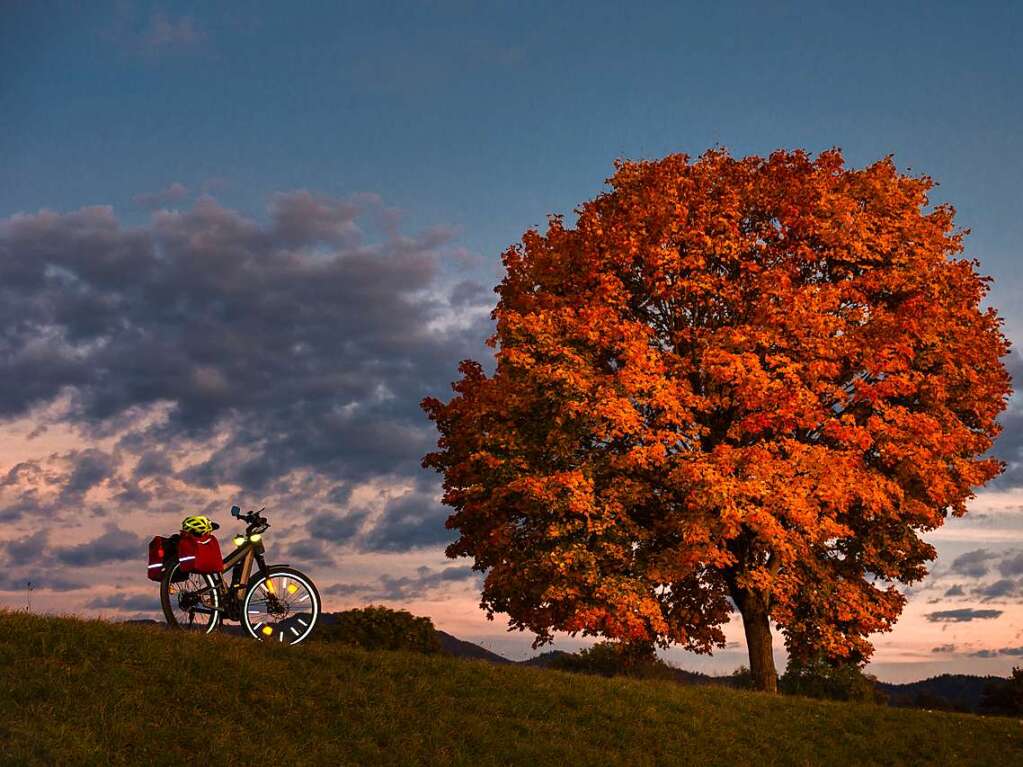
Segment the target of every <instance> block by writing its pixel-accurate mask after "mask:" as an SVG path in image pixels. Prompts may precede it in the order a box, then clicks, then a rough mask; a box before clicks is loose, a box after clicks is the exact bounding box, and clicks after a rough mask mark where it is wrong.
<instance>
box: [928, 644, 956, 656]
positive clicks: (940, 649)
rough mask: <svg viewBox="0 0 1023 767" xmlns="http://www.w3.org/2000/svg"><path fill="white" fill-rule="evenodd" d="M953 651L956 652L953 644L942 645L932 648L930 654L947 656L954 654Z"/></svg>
mask: <svg viewBox="0 0 1023 767" xmlns="http://www.w3.org/2000/svg"><path fill="white" fill-rule="evenodd" d="M955 651H956V646H955V645H954V644H943V645H939V646H937V647H932V648H931V652H933V653H942V654H947V653H954V652H955Z"/></svg>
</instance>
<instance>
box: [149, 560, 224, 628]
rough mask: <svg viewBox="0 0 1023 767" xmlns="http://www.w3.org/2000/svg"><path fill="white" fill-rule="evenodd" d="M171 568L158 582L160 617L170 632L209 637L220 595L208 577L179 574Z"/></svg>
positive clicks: (215, 617)
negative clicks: (161, 615)
mask: <svg viewBox="0 0 1023 767" xmlns="http://www.w3.org/2000/svg"><path fill="white" fill-rule="evenodd" d="M179 567H180V565H178V564H175V565H174V566H173V567H172V568H170V569H169V570H168V571H167V572H165V573H164V574H163V580H162V581H161V582H160V604H161V605H162V606H163V617H164V618H166V619H167V625H169V626H170V627H171V628H177V629H186V630H188V631H195V632H198V633H201V634H209V633H210V632H211V631H213V629H215V628H216V627H217V624H219V623H220V610H221V606H220V591H219V590H218V588H217V581H216V579H215V578H214V576H212V575H205V574H201V573H182V572H180V571H179V570H178V568H179Z"/></svg>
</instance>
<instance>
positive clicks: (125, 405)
mask: <svg viewBox="0 0 1023 767" xmlns="http://www.w3.org/2000/svg"><path fill="white" fill-rule="evenodd" d="M165 191H166V190H165ZM174 194H177V192H174ZM454 250H455V248H454V245H453V243H452V242H451V234H450V232H448V231H447V230H444V229H441V228H436V229H430V230H427V231H424V232H421V233H419V234H415V235H406V234H402V233H400V232H399V231H398V228H397V226H396V221H395V219H394V217H393V214H391V213H390V212H388V211H387V209H385V208H384V207H383V206H382V203H381V202H380V201H379V199H377V198H376V197H375V196H373V195H362V196H358V197H353V198H348V199H334V198H329V197H324V196H319V195H315V194H312V193H310V192H306V191H298V192H291V193H286V194H278V195H276V196H274V197H273V199H272V200H271V203H270V205H269V208H268V213H267V218H266V220H263V221H257V220H255V219H252V218H249V217H247V216H244V215H242V214H241V213H239V212H237V211H234V210H231V209H229V208H225V207H222V206H221V205H219V204H218V203H217V202H216V201H214V200H213V199H211V198H208V197H200V198H199V199H198V200H196V201H195V203H194V204H193V206H192V207H191V209H189V210H186V211H180V212H178V211H167V210H161V211H158V212H156V213H154V214H153V215H152V218H151V220H150V222H149V223H148V224H147V225H145V226H142V227H139V228H126V227H124V226H122V225H121V223H120V221H119V220H118V218H117V216H116V215H115V214H114V211H113V210H112V209H111V208H109V207H99V206H98V207H90V208H83V209H81V210H78V211H74V212H71V213H63V214H62V213H54V212H51V211H41V212H39V213H36V214H18V215H15V216H12V217H10V218H7V219H4V220H2V221H0V378H2V379H3V380H6V381H18V382H19V385H18V386H8V387H3V389H2V390H0V422H2V421H3V420H9V419H15V418H20V417H25V416H27V415H29V414H30V413H32V414H37V413H39V412H40V408H43V409H46V412H47V413H49V415H47V416H46V418H48V419H50V420H49V423H54V422H59V423H61V424H63V425H65V426H71V427H72V428H74V429H77V430H78V431H79V432H80V433H81V434H82V435H83V436H84V437H85V438H86V439H90V438H95V437H109V438H111V439H112V440H113V442H112V444H113V445H114V446H113V448H112V449H107V450H99V449H96V448H89V449H85V450H81V451H76V452H74V453H72V454H68V455H67V456H65V459H66V461H65V463H66V464H67V465H66V466H64V468H63V469H62V471H63V472H64V474H63V477H62V479H61V482H63V487H64V490H63V493H62V502H63V503H64V506H65V507H66V508H67V509H77V505H78V504H80V502H81V499H82V497H83V496H84V494H85V493H86V492H88V490H89V489H91V488H93V487H96V486H98V485H103V486H104V487H106V488H109V489H110V490H111V491H112V492H113V493H114V496H113V501H112V503H114V504H121V505H122V506H125V507H129V506H130V507H132V508H145V509H147V510H148V509H153V508H154V507H155V508H159V509H161V510H162V509H165V508H171V507H174V508H178V507H181V506H183V505H184V504H185V503H186V500H185V499H184V496H183V493H185V492H186V491H187V488H193V489H194V490H195V491H196V492H197V493H198V492H199V491H204V490H205V489H210V488H216V487H219V486H223V485H236V486H238V487H239V488H240V493H239V497H242V498H251V497H256V498H266V497H267V496H268V495H274V494H276V495H277V496H278V500H280V501H281V505H287V506H288V507H296V506H299V507H305V508H308V504H307V503H304V502H303V501H305V500H307V499H309V498H310V496H309V494H308V493H307V492H306V490H307V487H306V486H305V485H302V484H301V483H302V482H311V481H312V480H308V479H301V480H296V479H294V478H295V477H296V476H299V477H303V478H308V477H310V476H311V477H314V478H319V479H318V480H317V481H316V482H315V483H314V484H315V487H316V492H317V493H319V495H317V496H316V499H317V502H319V501H323V504H322V505H321V506H317V508H318V512H317V514H316V515H315V516H314V517H313V518H312V520H311V521H310V523H309V526H310V533H311V535H310V538H311V539H314V538H316V537H317V536H318V535H327V536H329V537H330V538H331V540H335V541H337V540H347V539H349V538H352V537H353V536H356V535H357V533H358V531H359V526H360V525H361V523H362V521H363V520H362V518H360V517H359V516H358V514H357V513H354V511H356V510H353V509H351V508H349V502H350V495H351V492H352V487H354V486H355V485H357V484H358V483H360V482H366V481H369V480H372V479H375V478H385V479H388V480H393V481H396V482H402V483H408V482H409V481H411V482H412V484H413V485H414V487H415V490H414V491H413V493H411V494H410V495H409V496H407V497H404V498H402V499H399V500H397V501H392V502H391V503H390V504H389V505H388V506H387V508H386V509H384V512H383V515H382V517H380V519H379V521H378V523H377V524H375V525H374V526H373V528H372V530H371V531H370V532H369V533H368V535H367V540H368V541H369V545H370V546H371V547H372V548H374V549H376V550H382V551H402V550H406V549H409V548H414V547H417V546H424V545H433V544H438V543H443V542H445V541H446V540H448V538H449V536H448V535H447V533H446V531H444V529H443V521H444V518H445V517H446V513H445V512H444V511H443V510H442V509H441V508H440V507H439V506H438V505H437V503H436V495H437V489H436V481H435V478H434V477H433V476H432V475H431V476H430V477H429V478H426V477H425V475H424V474H423V472H422V469H421V468H420V467H419V461H420V459H421V457H422V455H423V454H424V453H425V452H427V451H429V450H430V449H432V448H433V446H434V444H435V439H436V435H435V432H434V431H433V429H432V426H431V425H430V424H429V423H428V422H427V420H426V419H425V418H424V416H423V414H422V413H421V411H420V409H419V406H418V403H419V401H420V400H421V399H422V397H423V396H425V395H427V394H435V395H440V396H444V395H445V394H446V393H447V392H448V391H449V384H450V381H451V380H452V378H454V376H455V368H456V365H457V362H458V360H460V359H463V358H465V357H476V358H483V357H486V355H487V354H488V352H487V351H486V349H485V347H484V346H483V343H482V342H483V339H484V338H485V337H486V336H487V335H488V334H489V332H490V320H489V319H487V318H486V317H479V316H477V315H478V314H479V313H478V312H477V313H475V314H472V313H468V314H465V316H464V317H461V318H460V311H461V307H462V302H464V301H468V300H470V298H471V297H472V296H474V295H477V294H478V293H479V291H478V290H477V287H476V286H474V285H473V284H470V282H471V281H467V280H462V282H461V283H458V285H456V289H454V290H453V289H452V288H451V287H450V285H451V284H452V282H457V279H456V278H452V277H451V273H450V271H449V266H448V264H449V262H448V260H447V256H448V254H449V253H451V252H454ZM452 296H453V298H452ZM472 300H475V299H472ZM58 404H59V405H60V407H58ZM33 417H35V415H33ZM42 420H43V421H45V419H42ZM44 425H45V424H44ZM29 470H30V469H28V468H26V469H25V471H29ZM48 470H50V471H55V470H56V469H55V468H53V466H50V467H49V469H48ZM12 471H13V470H12ZM168 482H174V483H175V485H174V486H173V488H172V487H171V486H169V485H167V484H166V483H168ZM104 483H105V484H104ZM182 486H184V487H185V489H184V490H183V489H182ZM18 487H19V488H20V487H21V486H20V485H19V486H18ZM19 492H21V494H20V495H18V494H17V493H16V492H15V488H13V487H12V488H10V489H9V491H8V493H7V495H6V496H5V500H4V503H5V504H6V505H5V506H4V507H2V508H0V514H2V515H5V516H6V517H8V518H19V517H23V516H24V514H25V513H27V510H29V509H32V508H34V507H39V506H40V505H41V504H43V503H44V502H43V501H42V500H41V498H40V497H39V496H36V495H33V494H32V493H33V492H34V491H33V490H32V489H31V487H30V483H29V484H25V488H24V489H23V491H19ZM157 504H159V505H158V506H157ZM175 504H176V505H175ZM226 505H229V504H228V503H225V506H226ZM93 511H94V512H95V513H100V512H101V511H102V510H101V509H94V510H93ZM314 528H315V534H313V531H314ZM103 543H104V544H105V543H109V544H110V545H112V546H116V545H117V544H116V542H115V541H113V540H110V541H104V542H103ZM311 545H312V544H306V547H307V549H308V550H310V551H311V550H312V549H310V548H309V546H311ZM111 551H112V552H113V551H117V552H120V551H123V549H115V550H111ZM60 556H61V557H63V560H62V561H68V560H69V558H70V559H74V560H82V559H90V558H95V557H97V556H99V555H98V554H95V553H94V554H89V553H88V551H87V550H86V549H85V548H84V547H78V548H76V549H75V550H74V551H72V550H69V549H65V550H63V551H62V552H61V554H60ZM107 561H110V560H109V559H108V560H107Z"/></svg>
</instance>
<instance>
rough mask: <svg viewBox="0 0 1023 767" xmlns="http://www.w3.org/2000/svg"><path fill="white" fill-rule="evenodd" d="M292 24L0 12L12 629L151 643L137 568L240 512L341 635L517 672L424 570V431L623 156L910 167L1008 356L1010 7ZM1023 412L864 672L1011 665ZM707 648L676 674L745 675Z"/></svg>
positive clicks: (437, 512)
mask: <svg viewBox="0 0 1023 767" xmlns="http://www.w3.org/2000/svg"><path fill="white" fill-rule="evenodd" d="M295 5H296V4H284V3H260V2H248V3H244V4H243V3H237V4H232V3H209V2H202V3H198V2H197V3H188V2H175V3H173V4H172V3H162V4H160V3H157V4H153V3H129V2H121V3H102V2H91V3H50V2H17V1H13V2H5V3H3V4H0V381H2V386H0V521H2V522H3V524H2V525H0V565H2V567H0V605H3V606H7V607H12V608H21V607H24V606H25V602H26V598H27V594H26V590H25V584H26V582H27V581H28V580H32V582H33V583H34V584H35V588H34V590H33V592H32V594H31V598H32V606H33V609H34V610H40V611H49V612H71V613H76V614H80V615H93V616H100V615H101V616H105V617H109V618H113V619H120V618H128V617H137V616H153V617H156V613H155V611H154V610H155V608H156V607H157V605H156V602H157V599H156V596H155V594H156V592H155V588H154V587H153V584H151V583H150V582H148V581H146V580H145V579H144V578H142V572H143V571H144V562H143V558H144V553H143V552H144V549H145V542H146V541H147V540H148V538H149V537H151V536H152V535H154V534H161V533H163V534H166V533H170V532H172V531H173V530H174V529H175V528H176V526H177V524H178V523H179V521H180V519H181V517H183V516H184V515H185V514H187V513H194V512H206V513H210V514H211V515H213V516H214V518H215V519H218V520H219V521H220V522H221V523H222V524H224V525H225V528H227V529H230V524H229V523H228V513H227V510H228V509H229V508H230V506H231V505H232V504H234V503H238V504H239V505H241V506H243V508H259V507H261V506H266V507H267V509H268V511H269V512H270V514H271V515H270V518H271V522H272V524H273V528H272V530H271V533H270V534H269V536H268V540H269V545H270V547H271V554H272V556H273V557H274V558H276V559H278V560H280V561H290V562H291V563H292V564H295V565H298V566H300V567H302V568H303V569H305V570H307V571H308V572H309V573H310V574H311V575H312V576H313V577H314V578H315V579H316V581H317V582H318V583H319V585H320V589H321V591H322V592H323V595H324V600H325V603H326V606H327V608H328V609H343V608H346V607H352V606H357V605H362V604H367V603H370V602H373V603H380V604H387V605H389V606H392V607H402V608H406V609H409V610H412V611H413V612H415V613H417V614H422V615H429V616H431V617H432V618H433V620H434V622H435V624H436V625H437V626H438V627H439V628H442V629H444V630H447V631H450V632H451V633H455V634H457V635H458V636H460V637H462V638H465V639H471V640H474V641H479V642H480V643H482V644H484V645H485V646H487V647H490V648H491V649H493V650H495V651H498V652H501V653H503V654H505V655H507V656H509V657H515V658H524V657H528V656H529V655H531V654H532V652H533V651H532V650H531V649H530V639H531V638H530V637H529V636H526V635H522V634H518V633H512V634H509V633H506V632H505V631H504V625H503V623H502V622H501V620H500V619H498V620H497V621H495V622H492V623H489V622H487V621H486V620H485V618H484V616H483V614H482V613H481V611H480V610H479V608H478V601H479V597H478V586H479V580H478V576H477V575H475V574H473V573H472V572H471V570H470V567H469V565H470V563H469V562H468V561H465V560H448V559H446V558H445V556H444V553H443V550H444V546H445V544H446V543H447V542H448V541H450V534H449V533H448V532H447V531H445V530H444V528H443V520H444V519H445V517H446V516H447V512H446V511H445V509H444V508H443V507H442V506H440V505H439V503H438V488H439V485H438V480H437V478H436V477H435V476H434V475H432V474H429V473H427V472H425V471H424V470H423V469H421V468H420V466H419V460H420V458H421V457H422V455H423V454H424V453H425V452H427V451H428V450H429V449H430V448H431V447H432V445H433V442H434V441H435V438H436V436H435V433H434V432H433V431H432V426H431V425H430V424H429V423H428V422H427V421H426V419H425V418H424V417H423V415H422V413H421V411H420V410H419V406H418V403H419V401H420V399H421V398H422V397H423V396H425V395H437V396H442V397H443V396H446V394H447V393H448V392H449V389H448V386H449V383H450V381H452V380H453V379H454V378H455V377H456V369H455V368H456V365H457V363H458V361H459V360H460V359H463V358H466V357H473V358H476V359H481V360H484V361H486V360H487V359H488V357H489V352H488V350H487V349H486V348H485V347H484V345H483V339H484V338H485V337H486V336H487V335H488V334H489V332H490V320H489V312H490V309H491V308H492V306H493V303H494V300H495V297H494V295H493V293H492V290H491V289H492V287H493V285H494V284H496V282H498V281H499V280H500V276H501V266H500V253H501V251H503V250H504V249H505V248H506V247H508V246H509V245H510V244H512V243H514V242H516V241H517V240H518V239H519V238H520V237H521V235H522V233H523V232H524V231H525V230H526V229H528V228H529V227H533V226H542V225H543V224H544V222H545V221H546V217H547V216H548V215H549V214H553V213H562V214H566V215H568V216H569V217H571V214H572V211H573V210H574V209H575V207H576V206H577V205H579V204H580V203H581V202H583V201H585V200H587V199H590V198H592V197H593V196H595V195H596V194H598V193H600V192H601V191H602V190H603V189H604V188H605V187H604V180H605V179H606V178H607V177H608V176H610V175H611V173H612V171H613V163H614V161H615V160H616V159H617V158H627V159H642V158H655V157H660V156H663V155H665V154H668V153H671V152H685V153H688V154H690V155H693V156H696V155H699V154H700V153H702V152H703V151H705V150H706V149H708V148H711V147H714V146H724V147H726V148H727V149H728V150H729V151H730V152H731V153H732V154H733V155H736V156H740V155H745V154H751V153H754V154H766V153H768V152H770V151H772V150H773V149H777V148H790V149H791V148H797V147H802V148H805V149H807V150H809V151H811V152H819V151H821V150H824V149H827V148H830V147H835V146H837V147H840V148H841V149H842V150H843V152H844V153H845V156H846V160H847V162H848V164H849V165H850V166H853V167H861V166H863V165H865V164H867V163H870V162H872V161H874V160H877V159H879V158H881V157H884V156H886V155H889V154H890V155H893V156H894V158H895V162H896V164H897V165H898V166H899V168H900V169H902V170H904V171H909V172H912V173H926V174H927V175H929V176H931V177H933V178H934V179H935V180H936V181H937V182H938V183H939V186H938V187H937V189H936V190H935V193H934V194H933V195H932V200H933V201H934V202H936V203H937V202H951V203H952V204H954V205H955V206H956V208H957V210H958V215H957V222H958V224H959V225H961V226H964V227H968V228H969V229H970V230H971V232H972V233H971V235H970V237H969V239H968V242H967V249H966V256H967V257H969V258H974V259H977V260H978V261H979V262H980V265H981V267H980V268H981V271H982V272H983V273H985V274H987V275H990V276H991V277H992V278H993V283H992V289H991V293H990V295H989V298H988V303H989V304H990V305H992V306H994V307H996V308H997V310H998V311H999V313H1000V315H1001V316H1002V317H1003V318H1004V322H1005V332H1006V334H1007V335H1008V336H1009V338H1010V340H1012V341H1014V342H1015V343H1017V344H1018V343H1019V342H1020V341H1023V304H1021V302H1020V299H1019V296H1020V294H1021V293H1020V288H1021V287H1023V285H1021V281H1023V270H1020V269H1019V268H1018V266H1017V263H1018V257H1017V252H1018V244H1017V243H1019V242H1020V241H1021V240H1023V197H1021V196H1020V195H1019V194H1018V188H1017V186H1018V179H1019V178H1020V177H1021V176H1023V152H1021V150H1020V147H1019V126H1020V125H1021V124H1023V99H1021V98H1020V97H1021V95H1023V61H1021V54H1020V51H1021V50H1023V40H1021V32H1020V30H1021V28H1023V25H1021V21H1023V18H1021V16H1023V10H1021V6H1020V5H1019V4H1014V3H983V2H981V3H971V4H963V3H940V2H929V3H910V2H905V3H859V4H846V3H842V4H838V3H835V4H830V3H820V2H814V3H803V4H782V3H778V4H766V3H749V4H741V3H727V2H725V3H723V2H716V3H706V4H697V3H693V4H684V3H663V4H662V3H630V4H622V3H600V2H586V3H576V4H572V3H557V4H552V3H528V2H516V3H470V2H423V3H413V2H404V3H384V2H373V3H336V2H330V3H327V2H323V3H316V2H307V3H302V4H297V5H298V6H299V7H295ZM1006 364H1007V365H1008V366H1009V368H1010V370H1013V371H1015V370H1019V371H1023V364H1021V360H1020V357H1019V356H1018V354H1017V353H1016V352H1014V353H1013V355H1012V356H1011V357H1009V358H1007V360H1006ZM1021 380H1023V379H1021ZM1020 408H1021V406H1020V405H1019V403H1018V402H1017V401H1016V400H1015V399H1014V400H1013V402H1012V403H1011V406H1010V408H1009V410H1008V411H1007V412H1006V414H1005V415H1004V416H1003V418H1002V422H1003V424H1004V426H1005V432H1004V434H1003V436H1002V437H1001V438H1000V440H999V443H998V445H997V446H996V449H995V454H996V455H998V456H999V457H1000V458H1002V459H1003V460H1005V461H1007V462H1008V464H1009V468H1008V471H1007V472H1006V474H1005V475H1004V476H1003V477H1002V478H1000V479H999V480H997V481H995V482H994V483H992V484H991V485H989V486H988V487H987V488H984V489H983V490H981V491H979V492H978V495H977V498H976V499H975V500H974V501H973V502H972V503H971V513H970V514H969V515H968V516H967V517H966V518H964V519H959V520H952V521H950V522H949V523H948V525H947V526H946V527H944V528H942V529H941V530H939V531H936V532H934V533H932V534H930V535H929V536H928V540H931V541H932V542H933V543H934V544H935V545H936V546H937V549H938V552H939V556H938V558H937V560H936V561H935V562H934V564H933V567H932V573H931V575H930V576H929V577H928V578H927V579H926V580H925V581H924V582H922V583H920V584H917V585H915V586H914V587H912V589H911V590H910V592H909V593H910V601H909V603H908V605H907V607H906V610H905V612H904V615H903V618H902V620H901V621H900V622H899V624H898V625H897V627H896V628H895V630H894V631H893V632H891V633H890V634H887V635H883V636H878V637H875V645H876V647H877V652H876V654H875V657H874V661H873V662H872V664H871V666H870V670H871V671H872V672H874V673H876V674H878V675H879V676H880V677H881V678H883V679H890V680H895V681H905V680H910V679H918V678H922V677H926V676H929V675H932V674H935V673H943V672H950V673H955V672H964V673H993V674H1006V673H1007V672H1008V671H1009V669H1010V668H1011V667H1012V665H1013V664H1014V663H1015V664H1017V665H1018V664H1019V663H1020V661H1021V658H1023V514H1021V511H1023V461H1021V459H1020V448H1021V446H1023V431H1021V427H1023V410H1021V409H1020ZM727 634H728V638H729V643H728V646H727V647H726V648H725V649H724V650H722V651H719V652H717V653H715V654H714V656H713V657H707V656H696V655H692V654H687V653H682V652H680V651H677V650H673V651H669V653H668V657H669V659H670V660H672V662H675V663H677V664H678V665H680V666H683V667H685V668H690V669H695V670H702V671H708V672H713V673H724V672H728V671H731V670H732V669H734V668H735V667H736V666H738V665H739V664H740V663H742V662H744V651H743V646H742V631H741V627H740V626H739V625H738V623H737V622H733V623H732V624H730V626H729V628H728V631H727ZM580 644H582V642H581V641H579V640H572V639H570V638H561V639H559V640H558V642H557V644H556V647H560V648H563V649H573V648H575V647H578V646H580ZM780 644H781V641H780V639H778V638H776V645H780ZM778 650H779V662H781V661H782V656H781V654H780V650H781V648H780V647H779V648H778Z"/></svg>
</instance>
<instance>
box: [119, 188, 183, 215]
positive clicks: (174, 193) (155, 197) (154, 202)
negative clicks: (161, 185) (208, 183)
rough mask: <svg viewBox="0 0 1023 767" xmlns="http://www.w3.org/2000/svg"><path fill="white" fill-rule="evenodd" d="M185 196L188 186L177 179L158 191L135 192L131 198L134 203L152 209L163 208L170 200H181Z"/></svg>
mask: <svg viewBox="0 0 1023 767" xmlns="http://www.w3.org/2000/svg"><path fill="white" fill-rule="evenodd" d="M187 197H188V187H186V186H185V185H184V184H182V183H180V182H178V181H175V182H174V183H172V184H171V185H170V186H168V187H166V188H165V189H161V190H160V191H159V192H148V193H142V194H137V195H135V196H134V197H132V198H131V199H132V200H133V201H134V202H135V204H136V205H139V206H140V207H143V208H147V209H149V210H152V209H155V208H164V207H166V206H167V205H169V204H170V203H172V202H181V201H182V200H184V199H186V198H187Z"/></svg>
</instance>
